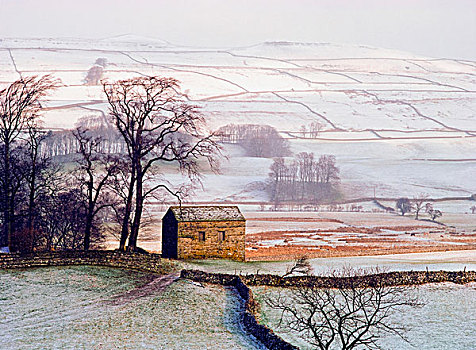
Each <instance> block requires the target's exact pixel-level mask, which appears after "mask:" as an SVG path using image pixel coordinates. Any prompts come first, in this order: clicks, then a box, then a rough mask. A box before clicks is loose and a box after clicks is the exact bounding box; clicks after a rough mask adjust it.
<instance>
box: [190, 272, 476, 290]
mask: <svg viewBox="0 0 476 350" xmlns="http://www.w3.org/2000/svg"><path fill="white" fill-rule="evenodd" d="M182 276H183V277H184V278H189V279H192V280H194V281H198V282H208V283H215V284H223V285H231V284H232V283H233V282H232V281H233V279H234V278H236V276H235V275H231V274H224V273H208V272H203V271H198V270H182ZM240 279H241V280H242V281H243V283H245V284H246V285H250V286H271V287H298V286H316V287H323V288H324V287H327V288H346V287H348V286H353V287H369V286H373V285H377V284H383V285H385V286H412V285H421V284H426V283H440V282H453V283H457V284H466V283H469V282H474V281H476V271H395V272H386V273H380V274H374V275H364V276H356V277H321V276H298V277H281V276H277V275H265V274H250V275H243V276H240Z"/></svg>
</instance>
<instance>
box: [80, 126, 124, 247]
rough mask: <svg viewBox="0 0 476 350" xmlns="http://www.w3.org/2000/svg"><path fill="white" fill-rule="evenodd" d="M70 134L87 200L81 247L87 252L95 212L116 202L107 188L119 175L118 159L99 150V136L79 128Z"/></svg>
mask: <svg viewBox="0 0 476 350" xmlns="http://www.w3.org/2000/svg"><path fill="white" fill-rule="evenodd" d="M73 135H74V137H75V138H76V140H77V141H78V144H79V150H78V151H79V152H78V153H79V158H78V159H77V160H76V162H77V164H78V169H77V172H76V180H77V182H78V184H79V188H81V189H82V192H83V194H84V198H85V201H86V205H85V207H86V215H85V218H84V220H85V225H84V246H83V248H84V250H89V246H90V243H91V232H92V230H93V228H94V226H95V225H94V223H95V221H96V217H97V215H98V213H99V212H100V211H101V210H103V209H105V208H110V207H112V206H113V205H114V204H115V202H116V199H115V196H114V195H113V194H112V192H111V191H110V190H109V188H110V187H108V185H109V183H110V182H111V181H112V178H113V176H114V175H115V174H116V173H117V172H118V162H117V160H116V159H117V157H114V156H112V155H110V154H104V153H102V152H100V151H99V149H100V146H101V143H102V141H103V140H102V138H101V137H94V136H92V135H91V133H90V132H88V130H85V129H82V128H77V129H76V130H74V131H73Z"/></svg>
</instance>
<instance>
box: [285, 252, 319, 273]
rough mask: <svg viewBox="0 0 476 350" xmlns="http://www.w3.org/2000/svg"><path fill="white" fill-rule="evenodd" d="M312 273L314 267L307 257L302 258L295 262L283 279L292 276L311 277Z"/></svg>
mask: <svg viewBox="0 0 476 350" xmlns="http://www.w3.org/2000/svg"><path fill="white" fill-rule="evenodd" d="M311 273H312V265H311V262H310V261H309V259H308V257H307V256H301V257H299V258H297V259H296V260H294V263H293V265H292V266H291V267H289V268H288V269H286V273H285V274H284V275H283V277H288V276H292V275H295V274H302V275H310V274H311Z"/></svg>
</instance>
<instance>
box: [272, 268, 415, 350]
mask: <svg viewBox="0 0 476 350" xmlns="http://www.w3.org/2000/svg"><path fill="white" fill-rule="evenodd" d="M364 274H372V275H373V277H374V278H372V283H369V284H368V286H366V287H362V286H361V285H360V284H359V283H358V278H355V277H358V276H361V275H364ZM331 277H334V278H342V277H343V278H346V283H345V287H342V288H337V289H336V288H322V287H317V286H315V285H312V284H311V285H309V284H303V285H301V286H299V287H295V288H292V289H288V290H284V291H281V292H280V293H279V295H278V296H277V297H270V298H268V300H267V303H268V305H269V306H270V307H271V308H273V309H276V310H278V311H280V314H281V317H280V320H279V325H278V326H279V327H281V328H283V329H284V331H290V332H294V333H296V334H297V335H299V336H300V337H301V338H302V339H303V340H304V341H306V342H307V343H309V344H310V345H311V346H312V347H314V348H316V349H326V350H327V349H335V348H340V349H355V348H360V347H364V348H368V349H380V346H379V343H378V341H379V339H380V338H381V337H382V336H383V335H384V334H385V333H391V334H396V335H398V336H400V337H402V338H403V339H405V337H404V331H405V330H406V329H405V328H404V327H401V326H397V325H395V324H393V323H392V322H391V320H390V319H391V317H392V316H394V315H395V314H396V313H398V312H401V311H403V310H404V309H405V308H406V307H416V306H419V305H420V304H419V303H418V301H417V299H416V297H415V294H411V293H410V292H409V290H408V288H404V287H390V286H387V285H386V284H385V281H384V277H383V276H382V274H379V271H378V270H367V271H356V270H346V271H340V272H338V271H334V272H333V273H332V274H331Z"/></svg>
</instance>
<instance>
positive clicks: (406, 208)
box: [395, 197, 412, 216]
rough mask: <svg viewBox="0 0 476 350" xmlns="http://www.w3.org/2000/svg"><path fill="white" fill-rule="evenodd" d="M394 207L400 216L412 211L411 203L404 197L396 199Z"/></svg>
mask: <svg viewBox="0 0 476 350" xmlns="http://www.w3.org/2000/svg"><path fill="white" fill-rule="evenodd" d="M395 207H396V208H397V209H398V210H400V213H401V215H402V216H404V215H405V214H406V213H409V212H411V211H412V203H411V202H410V200H409V199H408V198H406V197H402V198H398V199H397V202H396V204H395Z"/></svg>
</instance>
